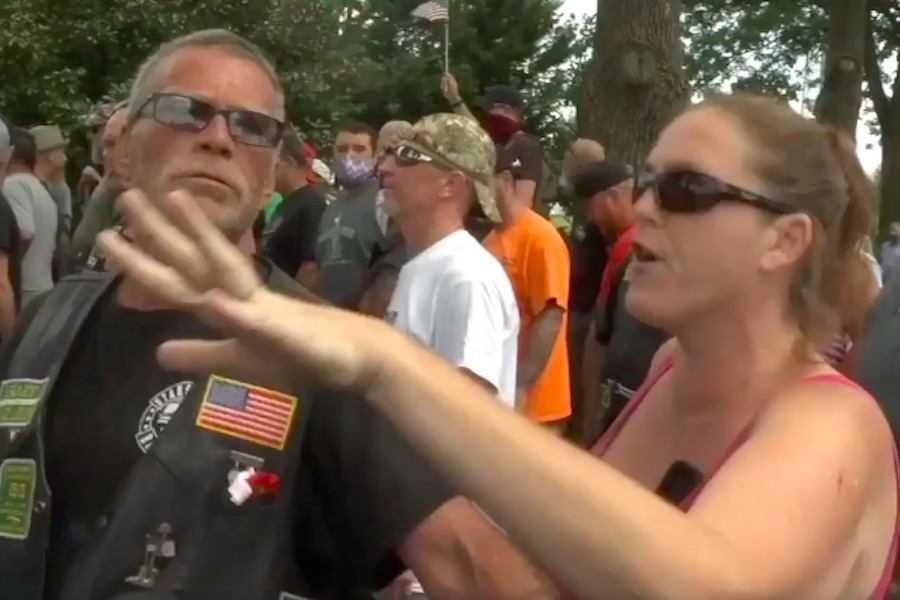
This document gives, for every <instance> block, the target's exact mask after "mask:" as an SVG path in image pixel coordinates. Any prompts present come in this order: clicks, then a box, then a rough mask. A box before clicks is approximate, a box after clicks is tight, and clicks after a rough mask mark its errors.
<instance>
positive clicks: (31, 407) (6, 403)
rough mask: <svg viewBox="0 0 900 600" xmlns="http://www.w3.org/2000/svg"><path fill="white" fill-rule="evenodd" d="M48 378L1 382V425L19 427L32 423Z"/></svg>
mask: <svg viewBox="0 0 900 600" xmlns="http://www.w3.org/2000/svg"><path fill="white" fill-rule="evenodd" d="M48 381H49V380H48V379H7V380H6V381H4V382H3V383H0V427H6V428H19V427H25V426H26V425H28V424H29V423H31V419H32V417H34V412H35V411H36V410H37V406H38V403H39V402H40V401H41V398H43V396H44V390H46V389H47V382H48Z"/></svg>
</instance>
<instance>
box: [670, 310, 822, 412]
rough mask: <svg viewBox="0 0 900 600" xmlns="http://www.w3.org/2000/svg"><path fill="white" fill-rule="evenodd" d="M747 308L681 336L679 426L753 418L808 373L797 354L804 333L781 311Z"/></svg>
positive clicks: (709, 318)
mask: <svg viewBox="0 0 900 600" xmlns="http://www.w3.org/2000/svg"><path fill="white" fill-rule="evenodd" d="M746 306H747V304H745V305H744V306H743V307H729V308H726V309H724V310H723V311H722V312H721V313H719V314H709V313H706V314H704V315H703V316H702V317H701V318H699V319H697V322H695V323H689V324H687V325H686V326H685V327H684V328H683V330H680V331H679V332H678V334H677V337H678V340H679V348H680V351H679V354H678V356H677V358H676V360H677V368H676V370H675V380H674V386H675V388H674V389H675V394H674V398H673V410H674V416H675V418H676V419H678V420H679V421H685V422H700V423H702V422H703V421H707V420H712V421H719V420H721V419H722V418H729V416H732V417H734V418H736V419H745V418H750V417H752V415H755V414H757V413H758V411H759V410H760V409H761V408H762V406H763V405H764V404H765V403H767V402H768V401H769V400H771V399H772V397H773V396H774V395H775V394H776V393H777V392H778V390H779V389H780V388H781V387H782V386H784V385H785V384H787V383H788V382H789V381H791V380H792V379H794V378H797V377H799V376H800V374H801V373H802V372H803V370H804V368H805V367H806V368H808V366H809V363H805V362H804V361H803V358H802V356H801V355H800V354H799V353H798V348H799V347H800V346H798V344H802V343H805V342H804V341H803V337H802V334H801V332H800V330H799V329H798V328H797V326H796V325H795V324H793V323H792V322H791V321H789V320H788V319H787V318H786V316H785V315H784V312H783V309H782V308H781V306H778V305H776V304H775V303H768V304H766V303H757V304H754V305H753V306H754V310H753V311H747V310H746Z"/></svg>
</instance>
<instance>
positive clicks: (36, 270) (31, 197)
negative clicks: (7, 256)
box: [3, 173, 59, 307]
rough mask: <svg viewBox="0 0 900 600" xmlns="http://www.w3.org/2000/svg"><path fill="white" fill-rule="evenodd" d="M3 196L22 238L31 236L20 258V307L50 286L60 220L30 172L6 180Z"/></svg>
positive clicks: (53, 203) (51, 199) (49, 198)
mask: <svg viewBox="0 0 900 600" xmlns="http://www.w3.org/2000/svg"><path fill="white" fill-rule="evenodd" d="M3 194H4V195H5V196H6V199H7V200H8V201H9V206H10V208H12V210H13V213H14V214H15V215H16V221H17V222H18V224H19V231H20V232H21V233H22V236H23V237H31V243H30V244H29V245H28V250H26V251H25V254H24V256H23V257H22V306H23V307H24V306H26V305H27V304H28V303H29V302H30V301H31V300H32V299H34V298H35V297H36V296H39V295H40V294H42V293H44V292H46V291H47V290H49V289H51V288H52V287H53V253H54V252H55V251H56V232H57V228H58V225H59V218H58V216H59V215H58V212H57V206H56V203H55V202H54V201H53V198H51V197H50V193H49V192H48V191H47V188H45V187H44V184H42V183H41V182H40V180H39V179H38V178H37V177H35V176H34V175H32V174H30V173H16V174H15V175H10V176H9V177H7V178H6V181H5V182H4V183H3Z"/></svg>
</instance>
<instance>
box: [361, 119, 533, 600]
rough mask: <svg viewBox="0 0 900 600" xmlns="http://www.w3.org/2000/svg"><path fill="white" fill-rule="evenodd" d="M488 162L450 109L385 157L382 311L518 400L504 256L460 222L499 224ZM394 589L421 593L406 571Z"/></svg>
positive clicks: (478, 133)
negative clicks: (385, 298) (389, 272)
mask: <svg viewBox="0 0 900 600" xmlns="http://www.w3.org/2000/svg"><path fill="white" fill-rule="evenodd" d="M494 162H495V153H494V146H493V144H492V143H491V140H490V138H489V137H488V136H487V135H486V134H485V132H484V131H483V130H482V129H481V128H480V127H479V126H478V124H477V123H476V122H475V121H473V120H472V119H469V118H467V117H463V116H459V115H451V114H438V115H431V116H427V117H425V118H423V119H422V120H420V121H419V122H417V123H416V124H415V125H414V126H413V127H412V130H411V131H409V132H408V133H407V134H406V136H405V138H404V139H403V140H401V141H399V142H398V143H397V144H396V145H395V146H394V147H393V149H392V150H391V151H390V152H388V154H387V155H386V156H385V158H384V159H383V160H382V162H381V165H380V167H379V169H380V172H381V180H382V188H383V192H384V207H385V210H386V212H387V213H388V214H389V215H390V216H391V218H392V219H393V220H394V222H395V223H396V225H397V226H398V228H399V230H400V232H401V233H402V235H403V239H404V241H405V243H406V252H407V255H408V261H407V262H406V264H405V265H403V267H402V269H400V274H399V277H398V279H397V284H396V287H395V290H394V294H393V297H392V298H391V301H390V304H389V305H388V309H387V317H386V318H387V320H388V321H390V322H391V323H392V324H393V325H394V327H396V328H397V329H399V330H400V331H402V332H404V333H405V334H407V335H409V336H410V337H413V338H415V339H416V340H418V341H419V342H421V343H422V344H424V345H425V346H427V347H428V348H429V349H430V350H431V351H432V352H434V353H435V354H437V355H438V356H441V357H442V358H444V359H446V360H447V361H448V362H449V363H451V364H452V365H454V366H456V367H458V368H459V369H461V370H462V371H464V372H465V373H467V374H469V375H471V376H472V377H473V378H474V379H476V380H477V381H479V382H480V383H482V384H484V385H485V386H487V387H488V388H490V389H491V390H492V391H495V392H496V393H497V395H498V398H499V399H500V401H502V402H505V403H506V404H508V405H510V406H514V404H515V398H516V358H517V336H518V330H519V315H518V309H517V307H516V301H515V296H514V295H513V291H512V286H511V285H510V282H509V279H508V278H507V276H506V273H504V271H503V268H502V267H501V266H500V263H498V262H497V260H496V259H494V257H493V256H491V255H490V253H488V251H487V250H485V248H484V247H483V246H482V245H481V244H479V242H478V240H476V239H475V238H474V237H472V235H471V234H470V233H469V232H468V231H466V229H465V227H464V226H465V221H466V218H467V216H469V215H470V214H471V213H472V211H473V207H475V206H477V207H478V208H479V209H480V210H479V211H478V212H481V213H482V216H485V217H487V219H488V220H490V221H491V222H492V223H494V224H496V223H499V222H500V213H499V210H498V207H497V203H496V200H495V198H494V195H493V192H492V189H491V181H492V177H493V172H494ZM393 588H394V591H395V593H397V592H398V591H399V593H401V594H403V592H405V591H409V592H411V593H413V594H422V592H423V589H422V587H421V586H420V585H419V583H418V582H417V581H415V579H414V578H411V577H408V576H407V577H404V578H401V579H400V580H398V581H397V582H396V583H395V585H394V586H393ZM404 588H407V589H404ZM424 591H427V590H424ZM403 597H406V596H403ZM409 597H421V596H419V595H415V596H409Z"/></svg>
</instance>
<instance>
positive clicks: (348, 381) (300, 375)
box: [100, 190, 402, 392]
mask: <svg viewBox="0 0 900 600" xmlns="http://www.w3.org/2000/svg"><path fill="white" fill-rule="evenodd" d="M121 203H122V210H123V214H124V216H125V218H126V221H127V223H128V233H129V234H130V236H131V238H132V240H133V241H129V240H127V239H126V238H125V237H123V236H121V235H120V234H117V233H113V232H104V233H102V234H101V236H100V246H101V248H102V250H103V251H104V252H105V253H106V256H107V259H108V261H109V263H110V264H111V265H112V266H113V268H115V269H117V270H119V271H121V272H122V273H123V274H124V275H125V276H126V277H127V278H129V279H131V280H132V281H133V282H134V283H136V284H138V285H139V286H140V287H142V288H143V289H145V290H146V291H147V292H149V293H151V294H152V295H153V296H155V297H156V298H157V299H159V300H161V301H163V302H165V303H167V304H170V305H172V306H174V307H177V308H180V309H182V310H185V311H189V312H192V313H194V314H196V315H197V316H198V317H200V318H201V319H203V320H204V321H206V322H207V323H209V324H211V325H213V326H215V327H218V328H220V329H221V330H222V331H223V332H226V334H227V335H230V336H232V337H230V338H229V339H226V340H223V341H206V340H177V341H170V342H167V343H165V344H163V346H162V347H161V348H160V352H159V358H160V362H161V363H162V364H163V366H165V367H167V368H171V369H175V370H180V371H188V372H201V373H203V372H220V373H234V374H239V375H243V376H253V377H257V378H261V379H265V380H267V381H273V380H275V381H280V382H292V383H293V382H297V381H301V380H303V381H308V380H309V379H310V378H312V379H315V380H316V381H318V382H320V383H323V384H325V385H329V386H333V387H340V388H345V389H355V390H357V391H361V392H365V391H366V390H367V388H368V387H369V385H370V384H371V382H372V381H373V380H374V379H375V378H376V377H377V375H378V373H379V371H380V369H381V357H383V356H385V353H388V352H389V347H390V346H391V345H392V344H394V343H398V342H399V343H402V339H398V338H399V334H397V333H396V332H395V331H393V330H392V329H391V328H390V327H388V326H387V325H385V324H384V323H382V322H380V321H376V320H374V319H369V318H366V317H362V316H359V315H356V314H353V313H350V312H347V311H342V310H339V309H335V308H331V307H327V306H320V305H315V304H309V303H305V302H301V301H298V300H293V299H290V298H288V297H286V296H282V295H280V294H277V293H274V292H272V291H270V290H268V289H267V288H266V287H265V286H264V285H263V284H262V282H261V281H260V279H259V277H258V275H257V273H256V271H255V269H254V267H253V264H252V263H251V261H250V260H249V259H248V258H247V257H246V256H245V255H243V254H242V253H241V252H240V251H239V250H238V249H237V247H236V246H234V244H232V243H231V242H230V241H229V240H228V239H227V238H226V237H225V236H224V235H223V234H222V232H220V231H219V230H218V229H217V228H216V227H215V226H214V225H213V224H212V223H211V222H210V221H209V220H208V219H207V218H206V216H205V215H204V214H203V212H202V211H201V210H200V209H199V208H198V206H197V203H196V202H195V200H194V198H192V197H191V196H190V194H188V193H187V192H182V191H179V192H174V193H172V194H168V195H167V196H166V197H164V198H162V199H160V200H159V201H158V202H155V203H151V202H150V201H149V200H148V199H147V198H146V197H145V196H144V195H143V194H142V193H141V192H139V191H136V190H132V191H129V192H127V193H126V194H125V195H124V196H123V198H122V200H121Z"/></svg>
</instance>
